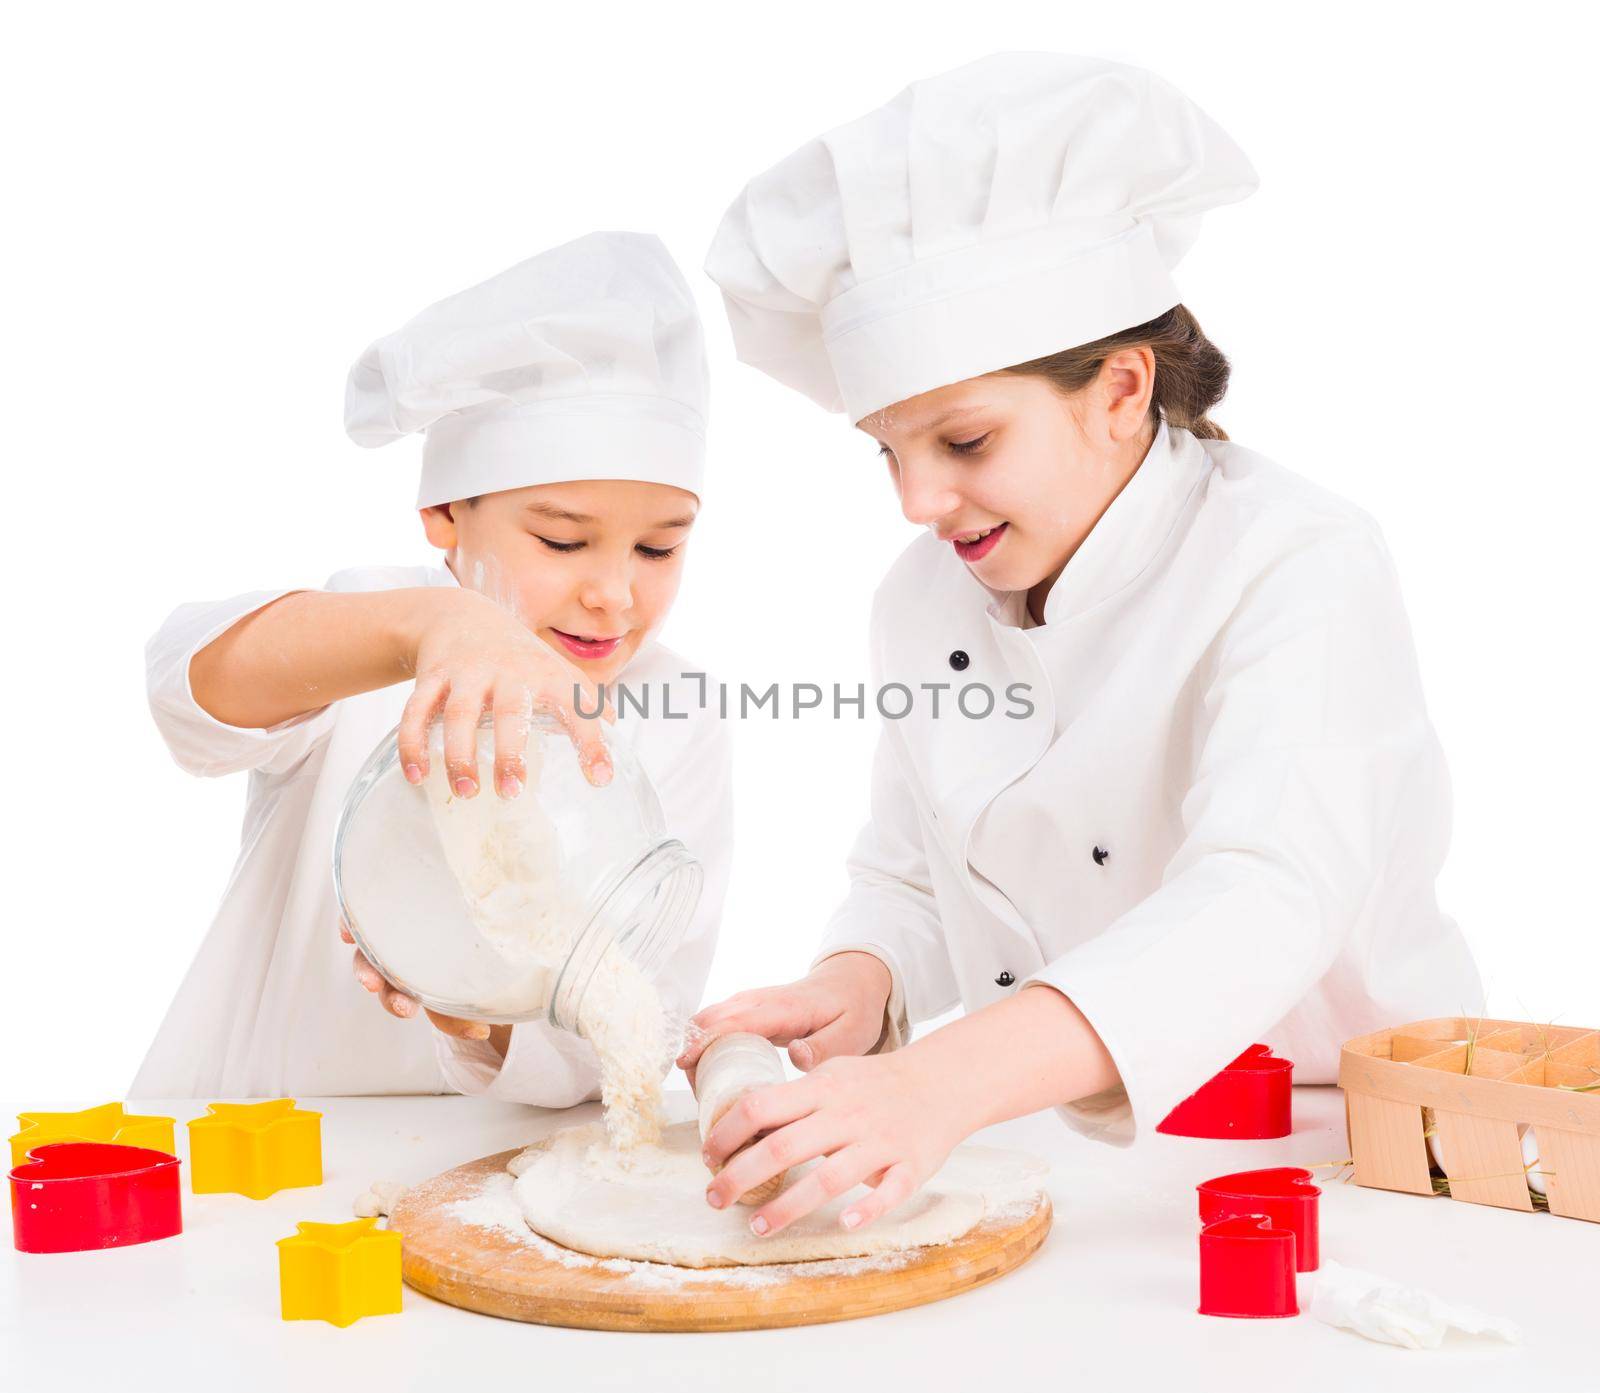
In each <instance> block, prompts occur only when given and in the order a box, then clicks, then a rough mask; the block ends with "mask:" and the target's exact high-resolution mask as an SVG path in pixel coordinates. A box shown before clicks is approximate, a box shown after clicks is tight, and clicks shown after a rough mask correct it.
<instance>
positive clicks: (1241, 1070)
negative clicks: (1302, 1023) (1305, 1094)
mask: <svg viewBox="0 0 1600 1393" xmlns="http://www.w3.org/2000/svg"><path fill="white" fill-rule="evenodd" d="M1293 1075H1294V1062H1293V1061H1292V1060H1288V1059H1279V1058H1278V1057H1277V1056H1276V1055H1275V1054H1273V1052H1272V1049H1271V1047H1270V1046H1267V1045H1251V1046H1250V1048H1249V1049H1247V1050H1246V1051H1245V1052H1244V1053H1243V1054H1241V1055H1240V1056H1239V1057H1238V1058H1237V1059H1236V1060H1234V1061H1233V1063H1232V1064H1230V1065H1228V1066H1227V1068H1225V1069H1224V1070H1222V1072H1221V1073H1219V1074H1217V1075H1215V1076H1214V1077H1213V1078H1212V1079H1210V1080H1209V1081H1208V1082H1206V1083H1204V1084H1202V1085H1201V1086H1200V1088H1199V1089H1198V1090H1197V1091H1196V1092H1194V1093H1191V1094H1190V1095H1189V1096H1188V1097H1187V1098H1185V1099H1184V1100H1183V1102H1181V1103H1179V1104H1178V1106H1177V1107H1175V1108H1174V1109H1173V1110H1172V1111H1171V1112H1169V1113H1168V1114H1167V1115H1166V1117H1165V1118H1163V1119H1162V1120H1161V1122H1160V1124H1159V1125H1158V1126H1157V1127H1156V1131H1158V1132H1165V1133H1166V1134H1167V1135H1168V1136H1174V1137H1214V1138H1219V1139H1226V1138H1230V1137H1233V1138H1239V1139H1242V1140H1250V1141H1259V1140H1263V1139H1265V1138H1267V1137H1286V1136H1288V1135H1289V1133H1290V1132H1291V1131H1292V1130H1293V1127H1294V1123H1293V1120H1292V1116H1291V1106H1290V1105H1291V1099H1292V1098H1293V1094H1292V1093H1291V1092H1290V1088H1291V1086H1292V1084H1293V1082H1294V1078H1293Z"/></svg>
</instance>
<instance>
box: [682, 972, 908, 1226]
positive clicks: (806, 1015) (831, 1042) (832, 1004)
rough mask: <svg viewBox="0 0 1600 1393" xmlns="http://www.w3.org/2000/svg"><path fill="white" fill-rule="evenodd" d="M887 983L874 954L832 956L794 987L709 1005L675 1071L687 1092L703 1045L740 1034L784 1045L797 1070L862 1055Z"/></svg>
mask: <svg viewBox="0 0 1600 1393" xmlns="http://www.w3.org/2000/svg"><path fill="white" fill-rule="evenodd" d="M891 986H892V983H891V981H890V977H889V969H888V968H887V967H885V966H884V965H883V963H882V962H881V961H879V959H877V958H875V957H874V956H873V955H872V954H871V953H836V954H834V955H833V956H832V957H831V958H824V959H823V960H822V961H821V962H820V963H818V964H817V965H816V967H814V968H812V970H811V972H810V974H809V975H808V976H805V977H802V978H801V979H800V980H799V981H798V982H791V983H789V984H788V986H784V987H763V988H761V989H760V990H758V991H752V992H740V993H739V994H738V995H737V996H730V997H729V998H728V999H727V1000H726V1001H723V1002H719V1003H718V1004H717V1005H715V1006H708V1007H706V1009H705V1010H704V1011H702V1012H700V1014H699V1015H697V1016H695V1017H694V1019H693V1020H691V1021H690V1022H689V1043H688V1044H687V1045H686V1046H685V1047H684V1051H683V1053H682V1054H681V1055H679V1056H678V1061H677V1062H678V1067H679V1068H680V1069H682V1070H683V1071H684V1072H685V1073H686V1074H688V1076H689V1086H690V1087H691V1088H692V1087H693V1086H694V1068H695V1065H696V1064H697V1063H698V1062H699V1059H700V1056H701V1055H702V1054H703V1053H705V1048H706V1046H707V1045H709V1044H710V1043H711V1042H712V1041H713V1040H715V1039H716V1038H717V1037H718V1036H721V1035H733V1034H735V1033H738V1032H741V1031H749V1032H750V1033H751V1034H754V1035H761V1036H764V1037H765V1038H766V1039H768V1040H771V1041H772V1043H773V1044H775V1045H787V1046H788V1047H789V1058H790V1059H792V1060H793V1061H794V1065H795V1068H797V1069H801V1070H804V1071H806V1072H807V1073H809V1072H810V1071H811V1070H812V1069H815V1068H816V1067H817V1066H818V1065H819V1064H821V1063H823V1062H824V1061H825V1060H828V1059H832V1058H834V1057H835V1056H837V1055H855V1054H865V1053H866V1052H867V1051H868V1050H870V1049H871V1048H872V1047H873V1046H874V1045H876V1044H877V1043H878V1037H879V1036H881V1035H882V1034H883V1010H884V1007H885V1005H886V1004H887V1003H888V1000H889V989H890V987H891ZM780 1169H781V1168H780ZM739 1193H740V1194H743V1193H744V1191H743V1190H741V1191H739Z"/></svg>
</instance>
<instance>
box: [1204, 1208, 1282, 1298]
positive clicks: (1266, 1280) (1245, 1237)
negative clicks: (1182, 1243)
mask: <svg viewBox="0 0 1600 1393" xmlns="http://www.w3.org/2000/svg"><path fill="white" fill-rule="evenodd" d="M1200 1314H1201V1315H1203V1316H1240V1317H1263V1316H1297V1315H1299V1314H1300V1302H1299V1299H1298V1297H1297V1295H1296V1293H1295V1284H1294V1233H1293V1232H1292V1231H1291V1230H1289V1229H1280V1228H1274V1227H1273V1225H1272V1221H1271V1220H1270V1219H1265V1218H1263V1217H1262V1216H1261V1215H1259V1214H1245V1215H1241V1216H1239V1217H1238V1218H1234V1219H1219V1220H1217V1222H1216V1223H1214V1224H1207V1225H1206V1226H1205V1228H1203V1229H1201V1230H1200Z"/></svg>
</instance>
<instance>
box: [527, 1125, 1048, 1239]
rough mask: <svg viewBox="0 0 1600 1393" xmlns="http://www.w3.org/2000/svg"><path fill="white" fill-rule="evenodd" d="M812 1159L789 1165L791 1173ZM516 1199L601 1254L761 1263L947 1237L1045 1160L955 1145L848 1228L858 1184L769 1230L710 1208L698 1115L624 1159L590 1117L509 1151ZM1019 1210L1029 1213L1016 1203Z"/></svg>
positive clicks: (553, 1233)
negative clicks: (907, 1187)
mask: <svg viewBox="0 0 1600 1393" xmlns="http://www.w3.org/2000/svg"><path fill="white" fill-rule="evenodd" d="M815 1164H817V1163H816V1162H811V1163H808V1164H807V1165H806V1166H802V1167H796V1169H795V1172H794V1176H795V1178H796V1179H798V1178H799V1177H800V1176H802V1175H803V1174H804V1173H805V1172H806V1171H808V1170H810V1169H811V1168H812V1167H813V1166H814V1165H815ZM507 1169H508V1170H509V1171H510V1172H511V1173H512V1175H514V1176H515V1177H516V1182H515V1185H514V1187H513V1194H514V1195H515V1198H516V1202H517V1205H518V1207H519V1208H520V1210H521V1213H522V1216H523V1218H524V1219H525V1220H526V1223H527V1226H528V1227H529V1228H531V1229H532V1230H533V1231H534V1233H536V1234H538V1235H541V1236H543V1237H544V1238H546V1239H551V1240H553V1241H554V1242H555V1243H557V1244H560V1245H561V1246H562V1247H563V1248H566V1249H572V1250H576V1251H577V1252H579V1253H587V1254H590V1255H591V1256H593V1257H598V1258H620V1259H629V1260H633V1261H643V1262H653V1263H665V1264H670V1265H673V1266H677V1267H689V1268H719V1267H724V1266H729V1265H746V1266H752V1267H759V1266H763V1265H766V1264H770V1263H795V1262H807V1263H809V1262H813V1261H816V1260H820V1259H838V1258H854V1257H863V1256H870V1255H875V1254H894V1253H901V1252H903V1250H905V1249H911V1248H919V1247H925V1246H927V1245H929V1244H935V1243H948V1242H950V1241H952V1240H954V1239H956V1238H959V1237H960V1236H961V1235H962V1234H964V1233H966V1232H967V1231H968V1230H970V1229H971V1228H973V1227H974V1226H975V1225H976V1224H977V1223H978V1222H979V1221H981V1220H982V1219H983V1218H984V1216H985V1214H986V1213H988V1212H989V1211H990V1210H991V1209H993V1210H1000V1209H1001V1208H1005V1207H1011V1206H1019V1202H1021V1201H1023V1200H1025V1199H1026V1198H1027V1197H1029V1196H1037V1194H1038V1192H1039V1191H1040V1189H1041V1188H1042V1186H1043V1180H1042V1177H1043V1174H1044V1171H1045V1166H1044V1164H1043V1163H1042V1162H1039V1161H1037V1160H1034V1159H1033V1158H1031V1157H1028V1156H1023V1155H1020V1154H1019V1153H1014V1152H1004V1151H994V1150H990V1149H989V1148H985V1147H960V1148H958V1149H957V1150H956V1151H955V1152H953V1153H952V1154H951V1157H950V1160H949V1161H948V1162H947V1163H946V1164H945V1166H944V1167H943V1168H942V1169H941V1170H940V1171H939V1173H938V1174H937V1175H936V1176H934V1178H933V1179H932V1180H931V1181H929V1183H928V1184H927V1185H925V1186H924V1187H923V1188H922V1189H921V1190H920V1191H918V1193H917V1194H916V1195H914V1196H912V1198H911V1199H910V1200H908V1201H907V1202H906V1203H905V1204H903V1205H901V1206H899V1208H897V1209H895V1210H893V1211H892V1212H891V1213H890V1214H888V1215H887V1216H885V1217H884V1218H882V1219H879V1220H878V1221H877V1222H875V1223H873V1224H870V1225H868V1226H867V1227H866V1228H864V1229H858V1230H855V1231H854V1232H852V1231H850V1230H847V1229H845V1228H843V1227H842V1226H841V1225H840V1223H839V1215H840V1214H841V1213H842V1212H843V1211H844V1209H845V1208H846V1207H848V1206H849V1205H850V1204H851V1203H853V1202H854V1201H855V1200H857V1199H860V1198H861V1197H862V1196H863V1195H864V1194H866V1193H867V1191H866V1190H865V1188H864V1187H860V1186H858V1187H856V1188H855V1189H853V1190H850V1191H847V1192H846V1193H845V1194H843V1195H841V1196H839V1197H838V1198H836V1199H834V1200H832V1201H830V1202H829V1203H827V1204H825V1205H823V1206H821V1207H820V1208H818V1209H816V1210H814V1211H813V1212H812V1213H811V1214H809V1215H807V1216H806V1217H805V1218H804V1219H801V1220H800V1221H799V1222H797V1223H795V1224H792V1225H790V1226H789V1227H788V1228H786V1229H784V1230H782V1231H781V1232H780V1233H777V1234H775V1235H773V1236H771V1237H769V1238H757V1237H756V1236H755V1234H753V1233H752V1232H751V1231H750V1227H749V1217H750V1212H749V1210H748V1209H740V1208H739V1207H738V1206H736V1205H735V1206H730V1207H729V1208H728V1209H724V1210H715V1209H712V1208H711V1206H710V1205H708V1204H707V1203H706V1201H705V1188H706V1182H707V1175H706V1168H705V1164H704V1163H703V1162H702V1161H701V1159H700V1135H699V1126H698V1123H697V1122H683V1123H677V1124H674V1125H673V1126H670V1127H668V1128H666V1129H665V1131H663V1132H662V1134H661V1137H660V1140H659V1142H655V1143H646V1144H644V1145H642V1146H640V1147H638V1148H637V1149H636V1150H634V1151H633V1152H632V1153H630V1154H628V1155H626V1156H619V1155H618V1154H617V1153H616V1152H615V1151H614V1150H613V1149H612V1148H611V1147H610V1146H609V1145H608V1141H607V1135H606V1131H605V1129H604V1127H602V1126H601V1125H599V1124H596V1123H589V1124H587V1125H584V1126H579V1127H570V1128H567V1129H566V1130H565V1131H561V1132H558V1133H556V1134H555V1135H553V1136H552V1137H550V1138H548V1139H547V1140H545V1141H543V1142H540V1143H538V1144H537V1145H535V1146H532V1147H529V1148H528V1149H527V1150H525V1151H523V1152H521V1153H520V1154H519V1155H517V1156H516V1157H514V1158H513V1159H512V1161H511V1162H510V1164H509V1165H508V1167H507ZM1018 1212H1019V1214H1020V1213H1024V1212H1026V1211H1025V1210H1022V1209H1020V1208H1018Z"/></svg>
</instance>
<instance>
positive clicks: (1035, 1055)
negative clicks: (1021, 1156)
mask: <svg viewBox="0 0 1600 1393" xmlns="http://www.w3.org/2000/svg"><path fill="white" fill-rule="evenodd" d="M905 1053H906V1054H907V1055H908V1056H916V1057H917V1059H918V1063H919V1066H920V1067H921V1068H923V1069H925V1070H926V1071H927V1073H928V1076H929V1077H930V1078H933V1079H937V1080H939V1088H940V1091H941V1096H943V1097H944V1098H947V1099H948V1103H949V1106H950V1107H951V1109H952V1110H953V1114H954V1116H956V1117H959V1118H960V1119H961V1121H962V1124H963V1125H962V1128H961V1132H962V1135H963V1136H966V1135H970V1134H971V1133H972V1132H975V1131H977V1130H978V1129H979V1128H980V1127H988V1126H991V1125H993V1124H994V1123H996V1122H1004V1121H1007V1120H1008V1119H1010V1118H1013V1117H1022V1116H1024V1115H1026V1114H1027V1113H1032V1112H1038V1111H1040V1110H1041V1109H1043V1108H1049V1107H1055V1106H1057V1105H1059V1104H1062V1103H1070V1102H1073V1101H1075V1100H1077V1099H1079V1098H1087V1097H1089V1096H1090V1095H1091V1094H1094V1093H1099V1092H1101V1091H1102V1090H1103V1089H1107V1088H1110V1087H1111V1086H1112V1085H1113V1084H1115V1083H1116V1082H1117V1077H1118V1075H1117V1066H1116V1065H1115V1063H1113V1062H1112V1059H1111V1055H1110V1053H1109V1052H1108V1051H1107V1050H1106V1047H1105V1045H1104V1044H1103V1043H1102V1042H1101V1039H1100V1037H1099V1036H1098V1035H1097V1034H1096V1033H1095V1030H1094V1027H1093V1026H1092V1025H1090V1024H1089V1022H1088V1020H1087V1019H1086V1018H1085V1016H1084V1014H1083V1013H1082V1012H1081V1011H1080V1010H1078V1008H1077V1007H1076V1006H1074V1005H1073V1004H1072V1002H1071V1001H1069V1000H1068V999H1067V998H1066V997H1065V996H1063V995H1062V994H1061V993H1060V992H1058V991H1057V990H1056V989H1055V988H1054V987H1047V986H1031V987H1027V988H1025V989H1023V990H1022V991H1020V992H1018V993H1017V994H1016V995H1015V996H1013V997H1010V998H1008V999H1007V1000H1005V1001H997V1002H995V1003H994V1004H993V1005H992V1006H985V1007H984V1008H983V1009H982V1010H981V1011H974V1012H973V1013H972V1014H971V1015H969V1016H963V1017H962V1018H961V1019H960V1020H958V1021H952V1022H951V1023H950V1024H949V1025H947V1026H944V1027H942V1028H941V1029H939V1030H935V1031H933V1032H932V1033H931V1034H929V1035H925V1036H923V1038H922V1039H920V1040H918V1041H916V1042H915V1043H913V1044H911V1045H908V1046H907V1047H906V1050H905ZM907 1062H908V1063H909V1062H910V1060H909V1058H908V1060H907Z"/></svg>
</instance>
